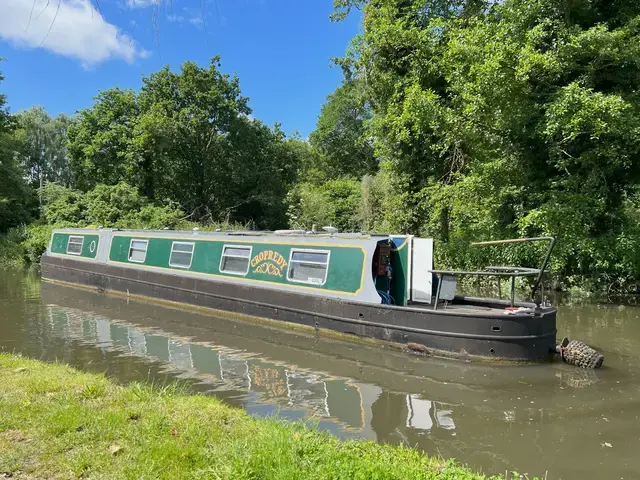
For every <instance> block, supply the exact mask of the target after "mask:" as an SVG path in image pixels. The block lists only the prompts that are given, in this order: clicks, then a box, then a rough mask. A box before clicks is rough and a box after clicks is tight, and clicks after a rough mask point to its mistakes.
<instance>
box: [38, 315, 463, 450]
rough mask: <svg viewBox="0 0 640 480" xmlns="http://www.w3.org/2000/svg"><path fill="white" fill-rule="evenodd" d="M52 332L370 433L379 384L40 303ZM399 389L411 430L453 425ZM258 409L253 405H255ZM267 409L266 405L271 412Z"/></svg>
mask: <svg viewBox="0 0 640 480" xmlns="http://www.w3.org/2000/svg"><path fill="white" fill-rule="evenodd" d="M46 308H47V314H48V317H49V324H50V326H51V327H52V332H51V333H52V334H53V335H54V336H57V337H59V338H61V339H64V340H65V341H76V342H78V341H79V342H81V343H84V344H86V345H91V346H95V347H98V348H99V349H101V350H104V351H108V352H111V353H117V354H118V355H124V356H127V355H131V356H135V357H139V358H144V359H147V360H148V361H150V362H159V363H160V364H161V367H160V370H161V371H163V372H164V373H168V374H170V375H171V376H172V377H177V378H183V379H189V380H190V381H191V382H195V383H196V384H197V385H198V390H200V391H205V392H210V393H216V392H229V391H234V392H236V397H238V396H242V395H241V394H242V393H244V396H245V399H244V401H243V402H242V403H243V404H244V405H243V406H244V407H245V408H247V409H248V410H249V411H251V408H250V406H248V405H246V403H247V400H248V401H249V402H251V403H256V404H273V405H275V406H277V409H286V410H300V411H301V415H300V416H306V417H312V418H316V419H321V420H324V421H331V422H334V423H337V424H338V426H339V428H340V429H341V430H346V431H349V430H351V431H354V432H356V433H357V435H358V436H364V437H367V438H376V435H375V432H374V431H373V430H372V427H371V425H372V417H373V412H372V406H373V404H374V403H375V402H376V401H377V400H378V399H379V397H380V395H381V393H382V389H381V388H380V387H379V386H377V385H370V384H365V383H359V382H356V381H353V380H349V379H347V378H338V377H335V376H332V375H330V374H323V373H320V372H318V371H308V370H305V369H304V368H299V367H297V366H293V365H287V364H286V363H285V362H278V361H271V360H268V359H264V358H262V357H260V356H259V355H257V354H253V353H248V352H246V351H242V350H237V349H233V348H229V347H226V346H220V345H212V344H209V343H201V342H197V341H190V339H187V338H182V337H179V336H176V335H174V334H172V333H168V332H164V331H162V330H160V329H157V328H149V329H147V328H144V327H141V326H137V325H132V324H128V323H126V322H122V321H119V320H113V319H110V318H107V317H105V316H103V315H97V314H93V313H89V312H86V311H81V310H77V309H74V308H69V307H63V306H58V305H47V307H46ZM405 395H406V410H407V411H406V426H407V427H409V428H413V429H417V430H432V429H433V428H441V429H444V430H453V429H455V424H454V421H453V419H452V418H451V415H452V410H451V409H450V408H448V407H447V406H442V405H440V404H438V403H437V402H432V401H430V400H425V399H423V398H422V397H421V395H419V394H405ZM258 410H259V409H258ZM272 411H273V409H268V410H267V412H268V413H271V412H272ZM258 413H259V412H258Z"/></svg>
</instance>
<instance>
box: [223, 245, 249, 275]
mask: <svg viewBox="0 0 640 480" xmlns="http://www.w3.org/2000/svg"><path fill="white" fill-rule="evenodd" d="M251 248H252V247H238V246H235V245H225V246H224V249H223V250H222V258H221V259H220V271H221V272H223V273H232V274H234V275H246V274H247V272H248V271H249V259H250V258H251Z"/></svg>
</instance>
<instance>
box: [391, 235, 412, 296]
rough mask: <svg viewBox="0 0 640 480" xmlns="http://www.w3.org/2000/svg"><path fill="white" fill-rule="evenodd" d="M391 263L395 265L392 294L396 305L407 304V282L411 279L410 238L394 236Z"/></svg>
mask: <svg viewBox="0 0 640 480" xmlns="http://www.w3.org/2000/svg"><path fill="white" fill-rule="evenodd" d="M391 241H392V243H393V245H394V246H393V249H392V250H391V264H392V265H393V280H392V281H391V295H392V296H393V298H394V300H395V301H396V305H406V304H407V301H408V300H409V299H408V298H407V282H408V281H409V239H408V238H392V239H391Z"/></svg>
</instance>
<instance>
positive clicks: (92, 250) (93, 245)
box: [89, 240, 96, 253]
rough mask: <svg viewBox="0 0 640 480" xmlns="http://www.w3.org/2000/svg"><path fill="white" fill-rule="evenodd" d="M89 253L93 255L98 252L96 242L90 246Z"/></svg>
mask: <svg viewBox="0 0 640 480" xmlns="http://www.w3.org/2000/svg"><path fill="white" fill-rule="evenodd" d="M89 251H90V252H91V253H93V252H95V251H96V241H95V240H94V241H93V242H91V243H90V244H89Z"/></svg>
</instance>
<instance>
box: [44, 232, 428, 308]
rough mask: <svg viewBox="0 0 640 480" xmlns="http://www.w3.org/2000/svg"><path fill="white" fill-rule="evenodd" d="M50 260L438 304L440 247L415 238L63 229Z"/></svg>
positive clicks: (394, 301)
mask: <svg viewBox="0 0 640 480" xmlns="http://www.w3.org/2000/svg"><path fill="white" fill-rule="evenodd" d="M47 255H50V256H54V257H56V256H63V257H73V258H75V259H78V260H84V261H87V262H95V263H101V264H108V265H120V266H126V267H128V268H131V269H134V270H140V269H142V270H155V271H161V272H165V273H166V272H171V273H172V274H175V275H179V276H185V277H194V278H208V279H211V280H217V281H221V282H227V283H237V284H242V285H252V286H255V287H259V288H270V289H276V290H289V291H299V292H300V293H306V294H311V295H319V296H329V297H338V298H344V299H353V300H358V301H363V302H367V303H376V304H387V305H398V306H406V305H409V304H412V303H413V304H415V303H422V304H429V303H430V302H431V299H432V273H431V270H432V268H433V240H431V239H426V238H418V237H414V236H411V235H365V234H350V233H338V232H335V231H329V232H327V231H323V232H320V233H315V232H304V231H296V230H281V231H276V232H200V231H198V230H194V231H171V230H161V231H151V230H117V229H59V230H55V231H54V232H53V235H52V237H51V243H50V245H49V248H48V251H47Z"/></svg>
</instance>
